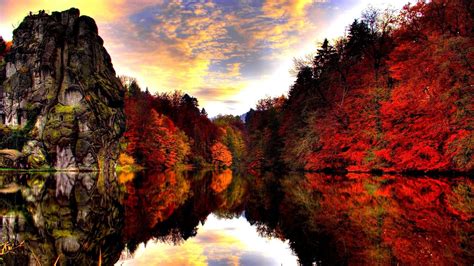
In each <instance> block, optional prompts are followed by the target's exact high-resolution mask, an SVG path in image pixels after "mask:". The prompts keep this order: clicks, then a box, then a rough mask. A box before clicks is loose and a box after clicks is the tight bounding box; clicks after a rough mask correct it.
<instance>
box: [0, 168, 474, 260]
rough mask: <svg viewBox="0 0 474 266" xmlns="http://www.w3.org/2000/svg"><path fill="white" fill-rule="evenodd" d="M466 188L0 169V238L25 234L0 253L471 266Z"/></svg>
mask: <svg viewBox="0 0 474 266" xmlns="http://www.w3.org/2000/svg"><path fill="white" fill-rule="evenodd" d="M473 191H474V184H473V182H472V181H471V180H470V179H468V178H449V179H448V178H427V177H418V178H410V177H404V176H390V175H384V176H371V175H368V174H348V175H346V176H330V175H325V174H317V173H312V174H289V175H285V176H278V175H275V174H273V173H268V174H265V175H262V176H251V175H247V174H237V173H232V172H231V171H230V170H226V171H220V172H219V171H207V172H199V173H191V172H175V171H166V172H147V173H121V174H119V175H118V176H117V177H107V178H106V177H103V176H97V175H94V174H91V173H81V174H72V173H68V174H65V173H55V174H42V175H41V174H34V175H33V174H30V175H23V174H16V175H15V174H14V175H1V176H0V201H1V203H2V204H1V205H0V206H1V208H0V216H1V222H2V223H1V224H2V227H1V232H0V241H1V242H5V241H7V240H8V241H10V242H15V241H16V242H17V243H18V242H20V241H25V248H23V249H20V250H19V251H17V252H15V253H10V254H7V255H6V256H3V257H2V259H3V260H4V263H6V264H7V265H25V264H33V265H34V264H37V265H40V263H41V264H42V265H50V264H53V263H54V262H55V261H56V260H58V262H59V264H61V265H69V264H84V265H90V264H95V263H97V262H98V260H99V259H101V260H102V263H103V264H104V265H112V264H114V263H117V262H118V264H122V263H123V264H127V265H142V264H147V265H148V264H150V263H152V264H154V265H166V264H175V265H178V264H182V263H181V262H184V261H188V262H189V261H193V262H195V263H194V264H198V265H199V264H200V263H199V262H202V263H201V264H212V265H222V264H226V265H227V264H232V263H234V262H235V264H241V265H255V264H259V265H270V264H281V263H283V264H284V265H287V264H289V263H291V260H292V261H293V263H294V260H295V258H294V257H292V256H291V254H290V253H289V252H288V248H287V246H286V245H288V244H284V241H285V242H286V243H289V246H290V247H291V249H292V251H293V252H294V253H295V254H296V255H297V256H298V258H299V262H300V263H302V264H305V265H306V264H311V263H313V262H317V263H318V264H319V263H322V264H340V265H346V264H382V265H385V264H402V265H405V264H461V265H469V264H472V263H473V262H474V254H473V250H474V241H473V235H474V228H473V223H472V222H473V217H474V204H473ZM251 225H252V226H251ZM256 232H258V234H257V233H256ZM258 235H260V236H258ZM144 243H146V246H145V245H144ZM163 256H164V257H163ZM120 257H121V259H120V260H119V258H120ZM58 258H59V259H58Z"/></svg>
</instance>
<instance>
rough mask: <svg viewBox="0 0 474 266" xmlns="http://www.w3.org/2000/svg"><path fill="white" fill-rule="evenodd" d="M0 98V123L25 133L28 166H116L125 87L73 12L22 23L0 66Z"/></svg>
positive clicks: (86, 21)
mask: <svg viewBox="0 0 474 266" xmlns="http://www.w3.org/2000/svg"><path fill="white" fill-rule="evenodd" d="M0 97H1V98H0V102H1V104H0V109H2V110H0V116H1V117H0V118H1V119H0V122H3V123H4V124H5V125H6V126H7V127H9V128H13V129H14V130H21V132H25V134H26V135H27V137H26V139H27V140H29V141H28V142H27V143H25V144H24V145H25V146H26V147H25V146H24V147H23V148H22V150H23V151H26V152H27V153H28V154H25V157H27V159H26V162H27V166H28V167H30V168H36V167H41V166H44V165H49V166H50V167H53V168H56V169H90V170H92V169H99V168H100V169H102V168H103V169H110V168H111V167H112V166H113V163H111V162H113V161H114V159H115V158H116V157H117V153H118V140H119V138H120V136H121V135H122V133H123V131H124V127H125V116H124V113H123V104H124V103H123V100H124V89H123V87H122V85H121V83H120V81H119V79H118V78H117V77H116V74H115V71H114V69H113V66H112V63H111V59H110V56H109V54H108V53H107V51H106V50H105V48H104V47H103V40H102V39H101V38H100V37H99V35H98V29H97V25H96V24H95V22H94V20H93V19H92V18H90V17H87V16H80V14H79V10H78V9H74V8H73V9H70V10H67V11H64V12H53V13H52V14H51V15H49V14H46V13H45V12H40V13H39V14H35V15H30V16H28V17H26V18H25V19H24V20H23V22H22V23H21V24H20V26H19V27H18V28H17V29H16V30H15V31H14V32H13V45H12V47H11V50H10V52H9V53H8V54H6V56H5V58H4V63H3V64H0ZM2 104H3V106H2ZM2 148H10V147H2ZM17 149H21V148H20V147H18V148H17ZM45 161H46V162H45Z"/></svg>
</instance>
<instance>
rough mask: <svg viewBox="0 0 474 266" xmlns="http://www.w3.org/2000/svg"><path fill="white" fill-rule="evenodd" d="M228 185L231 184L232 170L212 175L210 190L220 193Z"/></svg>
mask: <svg viewBox="0 0 474 266" xmlns="http://www.w3.org/2000/svg"><path fill="white" fill-rule="evenodd" d="M230 183H232V170H230V169H225V170H223V171H222V172H219V173H215V174H213V175H212V183H211V189H212V190H213V191H215V192H216V193H221V192H222V191H224V190H225V189H226V188H227V187H228V186H229V185H230Z"/></svg>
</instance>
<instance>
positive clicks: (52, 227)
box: [0, 173, 124, 265]
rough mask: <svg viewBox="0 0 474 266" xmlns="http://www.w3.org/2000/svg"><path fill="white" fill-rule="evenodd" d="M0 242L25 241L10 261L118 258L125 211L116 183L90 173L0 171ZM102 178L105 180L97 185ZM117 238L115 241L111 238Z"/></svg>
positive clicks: (9, 255)
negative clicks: (19, 172)
mask: <svg viewBox="0 0 474 266" xmlns="http://www.w3.org/2000/svg"><path fill="white" fill-rule="evenodd" d="M0 180H1V181H0V184H1V186H2V188H4V189H5V188H9V187H16V188H17V189H16V190H3V191H2V194H1V198H0V200H1V202H2V205H1V209H0V218H1V219H0V220H1V223H2V227H1V230H0V231H1V232H0V242H2V243H3V242H6V241H9V242H10V243H20V242H24V248H21V249H18V250H15V252H11V253H7V254H6V255H4V256H2V260H3V261H2V262H3V263H5V264H6V265H53V264H54V263H57V265H72V264H74V265H77V264H80V265H91V264H94V263H97V261H98V260H99V257H101V260H102V261H103V262H104V264H112V263H113V262H115V261H117V260H118V258H119V256H120V251H121V250H122V249H123V248H124V245H123V244H121V241H120V239H121V231H122V230H121V228H122V227H123V218H122V217H123V211H122V208H121V205H120V203H119V201H118V193H119V190H118V186H117V184H116V183H115V182H113V181H110V180H113V178H111V179H107V180H105V179H104V180H102V182H97V180H100V178H98V177H97V176H95V175H93V174H91V173H54V174H49V173H44V174H2V175H1V176H0ZM98 184H101V186H98ZM111 243H113V244H111Z"/></svg>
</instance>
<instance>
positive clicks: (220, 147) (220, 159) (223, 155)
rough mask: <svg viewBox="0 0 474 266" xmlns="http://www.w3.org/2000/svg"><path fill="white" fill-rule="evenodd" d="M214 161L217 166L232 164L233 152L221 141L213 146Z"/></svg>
mask: <svg viewBox="0 0 474 266" xmlns="http://www.w3.org/2000/svg"><path fill="white" fill-rule="evenodd" d="M211 154H212V163H213V164H214V165H216V166H227V167H229V166H231V165H232V154H231V153H230V151H229V149H228V148H227V146H225V145H224V144H222V143H220V142H216V143H215V144H214V145H212V147H211Z"/></svg>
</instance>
